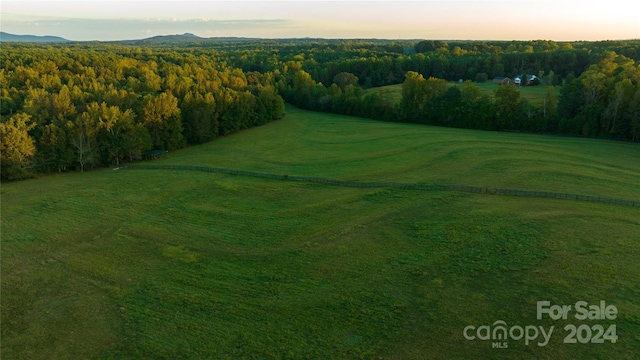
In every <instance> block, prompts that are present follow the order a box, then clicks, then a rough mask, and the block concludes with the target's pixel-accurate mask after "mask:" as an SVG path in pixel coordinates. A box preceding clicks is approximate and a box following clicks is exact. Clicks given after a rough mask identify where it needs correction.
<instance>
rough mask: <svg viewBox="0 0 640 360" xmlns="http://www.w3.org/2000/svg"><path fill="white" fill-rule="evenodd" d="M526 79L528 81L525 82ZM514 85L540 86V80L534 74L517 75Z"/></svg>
mask: <svg viewBox="0 0 640 360" xmlns="http://www.w3.org/2000/svg"><path fill="white" fill-rule="evenodd" d="M523 79H526V80H523ZM514 83H515V84H516V86H521V85H523V86H529V85H540V79H539V78H538V77H537V76H535V75H532V74H526V75H517V76H516V78H515V80H514Z"/></svg>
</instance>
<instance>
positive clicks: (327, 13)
mask: <svg viewBox="0 0 640 360" xmlns="http://www.w3.org/2000/svg"><path fill="white" fill-rule="evenodd" d="M1 11H2V14H1V15H2V17H1V20H0V21H1V23H0V24H1V30H2V31H4V32H8V33H12V34H20V35H27V34H28V35H55V36H62V37H64V38H67V39H70V40H124V39H141V38H145V37H150V36H155V35H169V34H181V33H185V32H189V33H193V34H196V35H198V36H202V37H213V36H240V37H259V38H290V37H321V38H383V39H445V40H455V39H466V40H534V39H545V40H556V41H563V40H616V39H638V38H640V2H638V1H626V0H625V1H619V0H608V1H564V0H557V1H546V0H543V1H540V0H535V1H529V0H522V1H520V0H508V1H457V0H453V1H327V0H325V1H175V0H173V1H158V0H153V1H126V2H125V1H104V0H95V1H90V0H87V1H33V0H19V1H16V0H2V10H1Z"/></svg>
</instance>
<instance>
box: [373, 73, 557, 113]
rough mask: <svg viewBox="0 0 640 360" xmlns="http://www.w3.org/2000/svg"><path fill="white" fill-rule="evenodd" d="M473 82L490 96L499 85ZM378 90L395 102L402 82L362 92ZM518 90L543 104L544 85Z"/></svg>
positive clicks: (529, 98) (539, 104)
mask: <svg viewBox="0 0 640 360" xmlns="http://www.w3.org/2000/svg"><path fill="white" fill-rule="evenodd" d="M473 84H474V85H475V86H477V87H478V88H480V90H481V91H482V93H483V94H486V95H490V96H493V94H494V93H495V91H496V89H498V87H500V85H498V84H494V83H493V82H492V80H491V79H490V80H489V81H487V82H484V83H478V82H474V83H473ZM449 86H460V84H459V83H457V82H449ZM380 91H382V92H383V93H384V94H386V96H389V97H391V99H393V100H394V101H396V102H400V100H401V99H402V84H395V85H387V86H380V87H375V88H370V89H367V90H365V91H364V93H365V94H368V93H371V92H376V93H377V92H380ZM518 91H519V92H520V96H521V97H523V98H525V99H527V100H528V101H529V102H530V103H531V104H532V105H534V106H537V107H542V106H543V104H544V96H545V94H546V93H547V87H546V86H545V85H536V86H523V87H519V88H518ZM554 94H555V95H556V96H560V87H557V86H556V87H554Z"/></svg>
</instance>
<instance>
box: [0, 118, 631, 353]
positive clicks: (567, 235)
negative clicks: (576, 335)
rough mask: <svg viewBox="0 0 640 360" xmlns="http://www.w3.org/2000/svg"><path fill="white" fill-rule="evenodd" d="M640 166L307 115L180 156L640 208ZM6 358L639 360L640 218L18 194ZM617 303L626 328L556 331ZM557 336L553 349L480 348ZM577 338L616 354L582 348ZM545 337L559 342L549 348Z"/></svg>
mask: <svg viewBox="0 0 640 360" xmlns="http://www.w3.org/2000/svg"><path fill="white" fill-rule="evenodd" d="M639 158H640V147H638V146H637V145H636V144H628V143H618V142H610V141H600V140H593V139H576V138H560V137H551V136H539V135H527V134H514V133H492V132H482V131H471V130H458V129H447V128H437V127H428V126H419V125H410V124H392V123H383V122H375V121H368V120H363V119H358V118H350V117H344V116H337V115H329V114H320V113H314V112H308V111H302V110H299V109H296V108H288V109H287V115H286V117H285V118H284V119H283V120H279V121H276V122H274V123H270V124H268V125H265V126H262V127H259V128H254V129H251V130H247V131H243V132H241V133H238V134H235V135H232V136H229V137H226V138H221V139H217V140H215V141H213V142H211V143H208V144H203V145H200V146H195V147H191V148H188V149H185V150H181V151H176V152H172V153H168V154H166V156H165V157H163V158H162V159H160V160H156V161H153V162H150V163H154V164H177V165H201V166H213V167H225V168H233V169H241V170H249V171H260V172H268V173H275V174H289V175H301V176H316V177H324V178H335V179H341V180H362V181H385V180H386V181H397V182H413V183H428V184H452V183H455V184H468V185H475V186H494V187H502V188H514V189H523V190H541V191H558V192H563V191H564V192H568V193H575V194H585V195H598V196H607V197H614V198H621V199H631V200H640V181H639V180H638V179H640V177H639V176H640V166H639V164H638V159H639ZM1 200H2V209H1V211H2V213H1V215H2V216H1V231H2V233H1V235H2V244H1V245H2V249H1V250H2V252H1V256H2V259H1V260H2V262H1V275H2V277H1V285H2V293H1V295H2V304H1V306H2V318H1V321H2V334H1V335H2V343H1V355H2V358H6V359H56V358H60V359H84V358H91V359H134V358H135V359H138V358H153V359H181V358H185V359H186V358H189V359H195V358H215V359H241V358H248V359H265V358H276V359H352V358H366V359H380V358H382V359H449V358H451V359H482V358H493V359H513V358H518V359H576V358H583V359H584V358H590V359H610V358H616V359H633V358H636V357H637V355H638V349H639V348H640V303H639V302H638V299H640V287H639V286H638V279H640V263H638V261H637V260H638V258H640V242H638V239H640V209H637V208H631V207H624V206H614V205H606V204H594V203H587V202H579V201H568V200H549V199H529V198H518V197H506V196H492V195H481V194H468V193H456V192H428V191H416V190H402V189H387V188H373V189H361V188H346V187H335V186H328V185H319V184H307V183H299V182H290V181H281V180H267V179H259V178H249V177H241V176H232V175H222V174H213V173H205V172H197V171H179V170H134V169H119V170H112V169H104V170H97V171H91V172H86V173H84V174H80V173H69V174H60V175H52V176H46V177H41V178H38V179H33V180H28V181H22V182H16V183H6V184H2V198H1ZM542 300H549V301H551V302H552V303H554V304H560V305H567V304H574V303H575V302H577V301H581V300H584V301H588V302H589V303H592V304H596V303H598V302H599V301H600V300H605V301H606V302H607V304H613V305H615V306H616V307H617V309H618V315H617V318H616V319H615V320H598V321H595V320H593V321H578V320H575V319H573V318H569V319H567V320H556V321H553V320H550V319H548V318H545V319H542V320H537V319H536V303H537V301H542ZM497 320H503V321H505V322H506V324H507V325H508V327H511V326H514V325H520V326H523V327H524V326H527V325H536V326H543V327H545V328H548V327H550V326H554V327H555V331H554V333H553V335H552V337H551V340H550V341H549V343H548V344H547V345H546V346H538V345H537V344H536V343H530V344H528V345H525V342H524V339H522V340H508V348H506V349H496V348H492V343H491V341H482V340H473V341H471V340H467V339H465V337H464V336H463V329H464V328H465V327H466V326H468V325H474V326H476V327H478V326H481V325H491V324H493V323H494V322H495V321H497ZM568 324H575V325H577V326H578V325H582V324H588V325H589V326H591V325H595V324H600V325H603V326H609V325H611V324H615V325H616V327H617V336H618V339H617V341H616V342H615V343H611V342H610V341H605V342H604V343H602V344H593V343H585V344H582V343H577V344H565V343H563V339H564V338H565V336H566V335H567V334H568V332H567V331H566V330H564V327H565V326H566V325H568ZM541 339H542V338H541V337H540V338H539V339H538V340H536V342H537V341H540V340H541Z"/></svg>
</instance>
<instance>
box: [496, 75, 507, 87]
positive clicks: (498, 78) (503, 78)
mask: <svg viewBox="0 0 640 360" xmlns="http://www.w3.org/2000/svg"><path fill="white" fill-rule="evenodd" d="M493 83H494V84H500V85H504V84H511V79H509V78H508V77H506V76H496V77H494V78H493Z"/></svg>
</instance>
